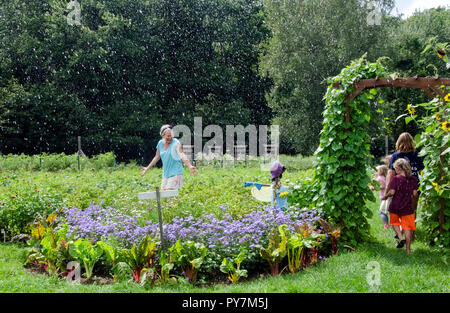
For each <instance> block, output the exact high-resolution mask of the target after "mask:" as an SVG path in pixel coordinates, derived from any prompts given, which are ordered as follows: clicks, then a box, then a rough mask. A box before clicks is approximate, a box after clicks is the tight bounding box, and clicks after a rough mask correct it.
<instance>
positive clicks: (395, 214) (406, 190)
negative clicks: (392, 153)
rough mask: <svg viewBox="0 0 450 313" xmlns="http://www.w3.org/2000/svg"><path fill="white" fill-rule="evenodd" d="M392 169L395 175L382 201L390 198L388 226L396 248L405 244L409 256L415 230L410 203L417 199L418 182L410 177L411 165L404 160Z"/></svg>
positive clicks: (413, 215) (396, 162)
mask: <svg viewBox="0 0 450 313" xmlns="http://www.w3.org/2000/svg"><path fill="white" fill-rule="evenodd" d="M394 169H395V172H396V173H397V175H396V176H395V177H394V178H393V179H392V181H391V183H390V185H389V190H388V192H387V193H386V194H385V195H384V197H383V200H386V199H388V198H389V197H392V201H391V204H390V205H389V213H390V214H389V215H390V216H389V217H390V220H391V223H390V224H391V225H392V227H393V228H394V231H395V232H396V233H397V236H398V239H399V242H398V245H397V248H403V246H404V245H405V243H406V253H407V254H410V253H411V242H412V240H413V232H414V231H415V230H416V222H415V218H416V216H415V212H414V207H413V205H412V203H413V201H416V200H417V198H418V194H417V187H418V186H417V184H418V182H417V178H416V177H415V176H413V175H412V170H411V165H409V162H408V161H406V160H405V159H398V160H397V161H395V163H394ZM400 227H401V229H400ZM402 230H403V231H404V232H405V239H403V234H402Z"/></svg>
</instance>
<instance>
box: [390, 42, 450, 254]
mask: <svg viewBox="0 0 450 313" xmlns="http://www.w3.org/2000/svg"><path fill="white" fill-rule="evenodd" d="M431 48H433V53H434V52H436V54H437V56H438V57H439V58H441V59H442V60H443V61H444V62H446V63H447V67H450V64H449V63H448V48H449V45H448V43H439V42H436V37H433V38H430V39H429V44H428V45H427V46H426V47H425V49H424V50H423V51H422V53H425V52H427V51H428V50H430V49H431ZM439 94H440V96H439V97H436V98H434V99H432V100H431V101H429V102H425V103H420V104H417V105H412V104H408V105H407V108H406V110H407V113H405V114H402V115H400V116H399V117H397V119H400V118H405V123H406V124H409V123H410V122H411V121H414V122H416V123H417V125H418V126H419V128H420V129H421V130H422V133H421V134H418V135H417V136H416V137H415V141H416V144H417V145H416V147H417V148H420V149H421V151H420V153H419V156H421V157H423V158H424V165H425V168H424V170H423V172H422V173H421V176H420V187H419V190H420V191H421V195H420V198H419V201H420V202H421V204H422V206H421V208H422V209H421V212H420V214H421V216H422V218H423V219H424V223H423V225H424V228H425V230H426V234H427V237H428V239H429V240H430V241H431V243H432V244H437V245H438V246H441V247H449V246H450V232H449V230H450V219H449V218H448V216H450V207H449V205H448V203H449V199H450V171H449V164H450V147H449V139H450V121H449V113H450V92H449V89H448V87H445V86H441V88H440V90H439ZM418 108H422V110H416V109H418Z"/></svg>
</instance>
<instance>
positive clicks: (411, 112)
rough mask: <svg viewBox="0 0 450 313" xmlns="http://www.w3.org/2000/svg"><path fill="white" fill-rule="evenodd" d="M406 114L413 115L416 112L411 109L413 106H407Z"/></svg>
mask: <svg viewBox="0 0 450 313" xmlns="http://www.w3.org/2000/svg"><path fill="white" fill-rule="evenodd" d="M408 112H409V114H411V115H413V114H414V113H416V110H415V109H414V108H413V106H412V105H411V104H408Z"/></svg>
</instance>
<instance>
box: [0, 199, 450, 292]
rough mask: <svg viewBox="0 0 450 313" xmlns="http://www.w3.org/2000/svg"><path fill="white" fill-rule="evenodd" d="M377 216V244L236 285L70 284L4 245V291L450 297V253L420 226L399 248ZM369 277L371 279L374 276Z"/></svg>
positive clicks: (0, 275)
mask: <svg viewBox="0 0 450 313" xmlns="http://www.w3.org/2000/svg"><path fill="white" fill-rule="evenodd" d="M369 205H370V207H371V208H372V210H373V212H374V216H373V217H372V218H371V219H370V224H371V234H372V237H373V241H372V242H368V243H364V244H361V245H359V246H358V247H356V251H350V250H345V251H341V252H340V253H339V254H338V255H335V256H332V257H330V258H328V259H327V260H324V261H320V262H319V263H318V264H317V265H315V266H312V267H309V268H307V269H305V270H304V271H302V272H300V273H297V274H294V275H293V274H288V273H286V272H285V274H283V275H281V276H278V277H271V276H269V275H265V276H264V277H260V278H257V279H252V280H248V281H242V282H240V283H238V284H236V285H229V284H215V285H213V286H208V287H196V286H192V285H177V286H170V285H164V286H155V287H150V288H144V287H141V286H139V285H138V284H135V283H133V282H131V281H128V282H118V283H115V284H110V285H96V284H90V285H89V284H86V285H83V284H82V285H80V284H78V285H77V284H68V283H67V282H66V281H65V280H63V279H59V278H56V277H49V276H47V275H42V274H33V273H30V272H28V271H27V270H26V269H24V268H23V266H22V262H23V260H24V254H25V248H24V246H23V245H19V244H10V243H2V244H0V292H11V293H15V292H30V293H34V292H44V293H47V292H48V293H118V292H119V293H143V292H152V293H171V292H176V293H211V292H212V293H215V292H219V293H300V292H301V293H303V292H309V293H324V292H326V293H371V292H380V293H448V292H449V291H450V266H449V262H450V258H449V254H448V251H442V250H436V249H434V248H432V247H430V246H429V245H428V244H427V243H426V242H424V241H423V239H422V236H421V232H420V224H419V225H418V231H417V236H416V237H417V239H416V242H414V243H413V245H412V254H411V255H409V256H408V255H406V252H405V249H404V248H403V249H397V248H396V247H395V241H394V238H393V236H394V233H393V231H392V230H391V229H389V230H385V229H384V228H383V227H382V223H381V221H380V219H379V216H378V215H377V207H378V203H371V204H369ZM370 262H378V264H379V269H380V284H379V285H378V286H377V285H374V286H371V285H369V284H368V282H367V276H368V275H369V274H370V273H371V271H372V270H373V269H370V268H367V265H368V264H369V263H370ZM369 276H370V275H369Z"/></svg>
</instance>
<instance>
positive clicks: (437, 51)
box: [436, 49, 445, 59]
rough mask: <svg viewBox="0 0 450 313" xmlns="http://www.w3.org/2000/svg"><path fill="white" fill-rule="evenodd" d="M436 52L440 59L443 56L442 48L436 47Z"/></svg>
mask: <svg viewBox="0 0 450 313" xmlns="http://www.w3.org/2000/svg"><path fill="white" fill-rule="evenodd" d="M436 53H437V55H438V57H440V58H441V59H442V58H443V57H445V51H444V50H442V49H437V50H436Z"/></svg>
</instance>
